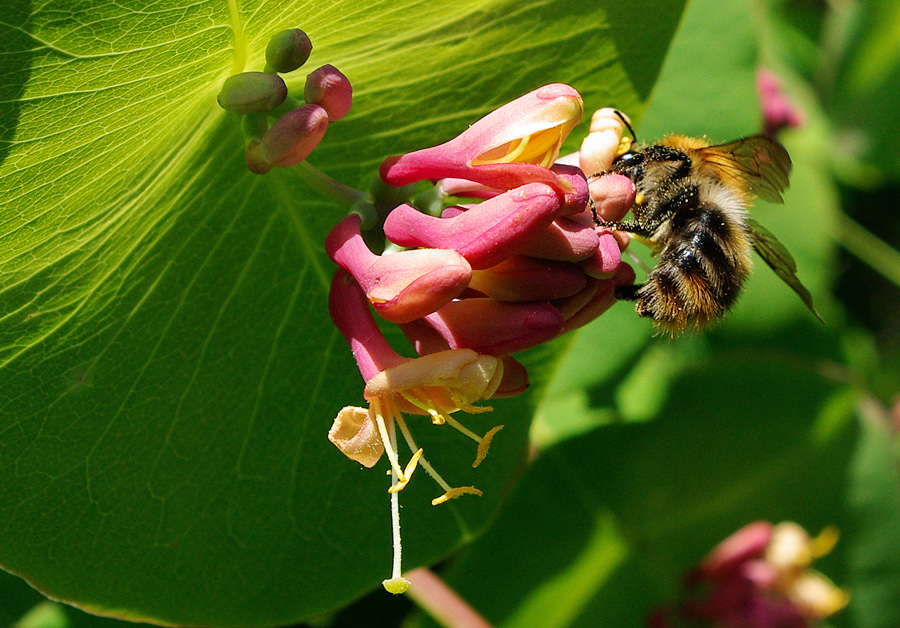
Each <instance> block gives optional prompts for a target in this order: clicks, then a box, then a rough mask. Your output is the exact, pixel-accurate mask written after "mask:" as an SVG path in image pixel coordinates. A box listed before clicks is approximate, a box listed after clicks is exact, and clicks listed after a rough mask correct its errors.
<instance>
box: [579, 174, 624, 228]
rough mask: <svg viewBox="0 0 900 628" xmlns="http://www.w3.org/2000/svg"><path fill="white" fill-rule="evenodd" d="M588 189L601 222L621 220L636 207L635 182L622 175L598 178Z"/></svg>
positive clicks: (608, 175)
mask: <svg viewBox="0 0 900 628" xmlns="http://www.w3.org/2000/svg"><path fill="white" fill-rule="evenodd" d="M588 187H589V188H590V193H591V200H592V201H593V202H594V211H595V212H596V213H597V216H598V217H599V218H600V219H601V220H606V221H615V220H621V219H622V218H623V217H624V216H625V214H627V213H628V210H630V209H631V207H632V206H633V205H634V195H635V189H634V182H633V181H632V180H631V179H629V178H628V177H626V176H623V175H621V174H607V175H605V176H602V177H597V178H596V179H594V180H592V181H591V182H590V183H589V184H588Z"/></svg>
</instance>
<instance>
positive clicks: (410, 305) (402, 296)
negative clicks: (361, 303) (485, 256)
mask: <svg viewBox="0 0 900 628" xmlns="http://www.w3.org/2000/svg"><path fill="white" fill-rule="evenodd" d="M416 213H418V212H416ZM360 222H361V221H360V217H359V216H357V215H356V214H350V215H349V216H347V217H346V218H344V219H343V220H342V221H341V222H340V223H338V224H337V226H335V227H334V229H332V230H331V232H330V233H329V234H328V237H327V238H326V240H325V251H326V253H327V254H328V256H329V257H330V258H331V259H332V261H334V262H335V263H336V264H337V265H338V266H340V267H341V268H343V269H345V270H347V271H348V272H350V274H351V275H353V277H354V279H356V281H357V282H358V283H359V285H360V286H362V289H363V290H364V291H365V293H366V297H367V298H368V300H369V302H370V303H371V304H372V306H373V307H374V308H375V311H376V312H378V313H379V314H380V315H381V316H382V317H384V318H385V319H386V320H389V321H391V322H393V323H406V322H409V321H411V320H415V319H417V318H421V317H422V316H425V315H426V314H430V313H431V312H434V311H435V310H437V309H438V308H439V307H441V306H442V305H445V304H446V303H449V302H450V301H451V300H452V299H454V298H456V297H457V296H458V295H459V294H460V293H461V292H462V291H463V290H465V288H466V286H467V285H468V283H469V279H470V278H471V276H472V267H471V266H470V265H469V263H468V262H467V261H466V259H465V258H464V257H463V256H462V255H460V254H459V253H457V252H455V251H452V250H446V249H416V250H409V251H400V252H397V253H391V254H388V255H376V254H375V253H373V252H372V251H371V250H369V247H368V246H366V243H365V242H364V241H363V237H362V233H361V232H360Z"/></svg>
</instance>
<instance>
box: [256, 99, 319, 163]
mask: <svg viewBox="0 0 900 628" xmlns="http://www.w3.org/2000/svg"><path fill="white" fill-rule="evenodd" d="M327 128H328V114H327V113H326V112H325V109H323V108H322V107H320V106H319V105H315V104H312V105H304V106H302V107H299V108H297V109H294V110H292V111H289V112H287V113H286V114H284V115H283V116H281V117H280V118H278V119H277V120H276V121H275V123H274V124H272V126H271V127H270V128H269V130H268V131H266V134H265V135H263V137H262V139H261V140H259V141H258V142H257V141H254V142H251V143H250V144H248V145H247V153H246V160H247V167H248V168H249V169H250V170H251V171H253V172H255V173H257V174H263V173H265V172H267V171H268V170H270V169H271V168H272V167H273V166H274V167H278V168H287V167H289V166H293V165H296V164H299V163H300V162H301V161H303V160H304V159H306V158H307V157H309V155H310V153H312V152H313V149H315V147H316V146H318V145H319V142H320V141H322V137H323V136H324V135H325V130H326V129H327Z"/></svg>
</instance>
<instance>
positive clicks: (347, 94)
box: [218, 28, 353, 174]
mask: <svg viewBox="0 0 900 628" xmlns="http://www.w3.org/2000/svg"><path fill="white" fill-rule="evenodd" d="M311 52H312V43H311V42H310V40H309V37H308V36H307V34H306V33H305V32H303V31H302V30H300V29H299V28H294V29H290V30H286V31H282V32H280V33H278V34H277V35H275V36H274V37H272V39H271V40H270V41H269V44H268V46H267V47H266V67H265V71H263V72H241V73H239V74H235V75H233V76H230V77H228V79H227V80H226V81H225V83H224V85H223V86H222V91H221V92H220V93H219V96H218V102H219V105H220V106H221V107H222V108H224V109H227V110H229V111H232V112H234V113H237V114H239V115H241V116H243V121H242V130H243V132H244V135H245V136H246V146H245V160H246V163H247V168H248V169H249V170H250V171H251V172H255V173H256V174H264V173H266V172H268V171H269V170H271V169H272V168H276V167H277V168H287V167H289V166H294V165H296V164H298V163H300V162H301V161H303V160H304V159H306V158H307V157H309V155H310V153H312V151H313V149H315V147H316V146H318V145H319V142H321V141H322V137H323V136H324V135H325V131H326V130H327V128H328V124H329V123H330V122H336V121H338V120H340V119H341V118H343V117H344V116H345V115H346V114H347V112H348V111H349V110H350V105H351V103H352V101H353V89H352V87H351V85H350V81H349V80H348V79H347V77H346V76H344V75H343V74H342V73H341V72H340V71H339V70H338V69H337V68H335V67H334V66H332V65H323V66H321V67H320V68H318V69H316V70H314V71H313V72H311V73H310V74H309V75H308V76H307V77H306V83H305V85H304V89H303V100H304V101H305V103H304V102H301V101H300V100H298V99H296V98H293V97H291V96H290V95H289V94H288V90H287V86H286V85H285V82H284V80H283V79H282V78H281V77H280V76H279V74H278V73H287V72H293V71H294V70H296V69H298V68H299V67H301V66H302V65H303V64H304V63H306V61H307V59H308V58H309V55H310V53H311Z"/></svg>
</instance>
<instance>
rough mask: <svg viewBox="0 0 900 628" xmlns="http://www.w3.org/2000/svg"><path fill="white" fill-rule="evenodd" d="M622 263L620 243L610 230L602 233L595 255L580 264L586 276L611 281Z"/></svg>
mask: <svg viewBox="0 0 900 628" xmlns="http://www.w3.org/2000/svg"><path fill="white" fill-rule="evenodd" d="M621 263H622V251H621V250H620V249H619V242H618V240H616V237H615V236H614V235H613V234H612V232H611V231H609V230H608V229H604V230H602V231H600V234H599V243H598V245H597V248H596V249H595V250H594V254H593V255H592V256H591V257H589V258H588V259H586V260H584V261H583V262H581V264H579V266H581V270H582V271H584V273H585V274H586V275H589V276H591V277H594V278H596V279H609V278H611V277H612V276H613V275H615V274H616V270H618V268H619V264H621Z"/></svg>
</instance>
